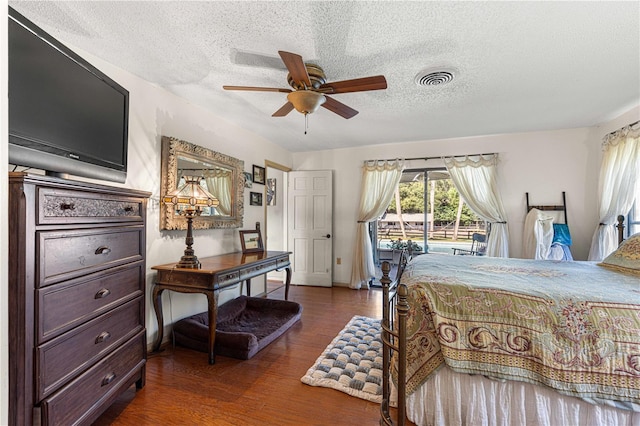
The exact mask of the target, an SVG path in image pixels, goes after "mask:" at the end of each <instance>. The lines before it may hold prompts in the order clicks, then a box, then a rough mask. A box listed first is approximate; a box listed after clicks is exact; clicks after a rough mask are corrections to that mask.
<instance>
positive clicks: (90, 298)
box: [36, 261, 145, 343]
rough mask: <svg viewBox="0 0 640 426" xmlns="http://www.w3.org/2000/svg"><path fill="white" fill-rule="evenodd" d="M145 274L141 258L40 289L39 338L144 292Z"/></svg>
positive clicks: (38, 294)
mask: <svg viewBox="0 0 640 426" xmlns="http://www.w3.org/2000/svg"><path fill="white" fill-rule="evenodd" d="M144 274H145V270H144V262H142V261H138V262H136V263H134V264H132V265H130V264H127V265H123V266H119V267H116V268H113V269H110V270H109V271H107V272H104V271H103V272H99V273H95V274H91V275H88V276H85V277H82V278H78V279H75V280H73V281H65V282H64V283H60V284H55V285H51V286H47V287H44V288H40V289H38V290H36V294H37V298H38V299H37V301H38V302H37V303H38V305H37V308H38V316H37V318H38V324H37V326H38V328H37V336H36V337H37V342H38V343H43V342H45V341H46V340H49V339H51V338H53V337H55V336H57V335H59V334H61V333H63V332H65V331H67V330H70V329H71V328H73V327H75V326H77V325H80V324H82V323H83V322H85V321H86V320H88V319H91V318H94V317H96V316H97V315H100V314H102V313H104V312H107V311H108V310H110V309H112V308H114V307H116V306H118V305H121V304H122V303H124V302H126V301H127V300H131V299H133V298H135V297H138V296H141V295H142V294H143V291H144V282H145V277H144Z"/></svg>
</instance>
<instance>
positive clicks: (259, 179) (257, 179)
mask: <svg viewBox="0 0 640 426" xmlns="http://www.w3.org/2000/svg"><path fill="white" fill-rule="evenodd" d="M264 178H265V173H264V167H260V166H256V165H255V164H254V165H253V182H254V183H259V184H261V185H264Z"/></svg>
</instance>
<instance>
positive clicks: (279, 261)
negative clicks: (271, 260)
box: [276, 257, 291, 269]
mask: <svg viewBox="0 0 640 426" xmlns="http://www.w3.org/2000/svg"><path fill="white" fill-rule="evenodd" d="M289 265H291V262H290V261H289V257H284V258H282V259H277V260H276V267H277V268H278V269H281V268H285V267H287V266H289Z"/></svg>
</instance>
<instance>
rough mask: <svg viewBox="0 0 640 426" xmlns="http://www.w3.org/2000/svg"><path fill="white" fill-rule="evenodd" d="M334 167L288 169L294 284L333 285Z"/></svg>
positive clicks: (289, 239) (289, 246)
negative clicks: (310, 169)
mask: <svg viewBox="0 0 640 426" xmlns="http://www.w3.org/2000/svg"><path fill="white" fill-rule="evenodd" d="M332 189H333V181H332V173H331V170H315V171H292V172H289V196H288V198H289V202H288V216H289V217H288V223H289V238H288V248H289V251H291V252H293V259H292V262H291V263H292V265H291V270H292V274H293V275H292V277H291V282H292V283H293V284H300V285H313V286H322V287H331V283H332V275H333V274H332V266H333V263H332V259H333V250H332V240H333V235H332V232H333V229H332V228H333V207H332V206H333V194H332Z"/></svg>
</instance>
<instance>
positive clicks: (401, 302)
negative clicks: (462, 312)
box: [380, 258, 409, 426]
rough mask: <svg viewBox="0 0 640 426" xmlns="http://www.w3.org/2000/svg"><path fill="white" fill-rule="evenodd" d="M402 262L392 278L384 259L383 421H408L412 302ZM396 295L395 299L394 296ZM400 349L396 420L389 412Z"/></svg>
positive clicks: (381, 418) (399, 425) (381, 422)
mask: <svg viewBox="0 0 640 426" xmlns="http://www.w3.org/2000/svg"><path fill="white" fill-rule="evenodd" d="M404 260H405V259H404V258H403V259H401V263H400V265H399V274H398V276H397V277H396V279H395V280H391V278H390V277H389V272H390V271H391V265H389V262H382V265H381V269H382V278H381V279H380V284H382V322H381V336H380V337H381V339H382V343H383V350H382V372H383V374H382V402H381V403H380V424H381V425H388V426H391V425H396V424H397V425H398V426H404V425H405V424H406V381H407V380H406V375H407V354H406V352H407V337H406V335H407V314H408V312H409V304H408V303H407V296H408V293H409V291H408V289H407V286H406V285H404V284H400V283H399V281H398V280H399V278H400V276H401V272H402V270H403V267H404V265H403V263H402V262H403V261H404ZM394 299H396V300H394ZM394 305H395V312H396V313H397V316H398V317H397V324H395V327H394V310H393V309H392V307H393V306H394ZM393 351H396V352H397V353H398V386H397V388H398V389H397V394H398V415H397V423H394V422H393V419H392V418H391V413H390V409H389V407H390V405H389V404H390V401H391V368H392V367H391V354H392V352H393Z"/></svg>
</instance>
